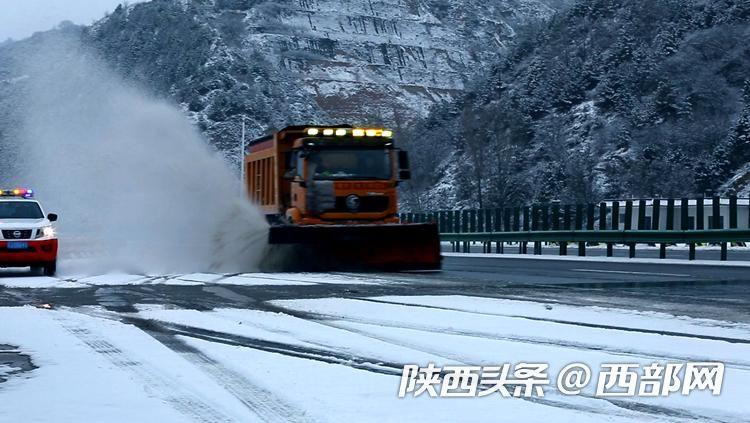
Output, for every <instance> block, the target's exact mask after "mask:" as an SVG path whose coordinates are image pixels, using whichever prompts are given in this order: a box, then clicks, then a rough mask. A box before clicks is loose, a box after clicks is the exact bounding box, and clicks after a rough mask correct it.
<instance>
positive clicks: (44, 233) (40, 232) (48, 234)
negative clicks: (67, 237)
mask: <svg viewBox="0 0 750 423" xmlns="http://www.w3.org/2000/svg"><path fill="white" fill-rule="evenodd" d="M54 236H55V229H54V228H53V227H52V226H44V227H42V228H39V229H37V231H36V237H37V239H38V238H53V237H54Z"/></svg>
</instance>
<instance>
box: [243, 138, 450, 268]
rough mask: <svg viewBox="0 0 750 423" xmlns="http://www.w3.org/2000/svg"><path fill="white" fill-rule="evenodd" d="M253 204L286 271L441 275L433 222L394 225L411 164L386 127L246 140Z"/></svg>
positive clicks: (248, 179) (397, 220)
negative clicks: (436, 272) (425, 272)
mask: <svg viewBox="0 0 750 423" xmlns="http://www.w3.org/2000/svg"><path fill="white" fill-rule="evenodd" d="M244 165H245V175H246V180H245V185H246V187H247V193H248V196H249V197H250V200H251V201H253V202H254V203H255V204H256V206H258V207H259V208H260V209H261V210H262V212H263V213H264V214H265V215H266V217H267V219H268V221H269V223H271V227H270V230H269V233H268V243H269V245H271V246H274V248H278V249H277V250H276V251H279V250H281V251H284V254H282V255H283V256H285V260H284V261H285V262H286V264H287V265H289V266H290V267H289V268H285V270H290V269H293V270H320V271H328V270H343V269H351V270H397V271H398V270H438V269H440V263H441V256H440V239H439V234H438V230H437V225H435V223H434V222H429V223H407V222H399V219H398V196H397V195H398V193H397V187H398V184H399V183H400V182H401V181H404V180H406V179H409V177H410V172H409V160H408V157H407V155H406V152H405V151H401V150H399V149H398V148H396V146H395V145H394V140H393V132H392V131H389V130H387V129H373V128H357V127H352V126H348V125H341V126H314V125H311V126H291V127H288V128H285V129H282V130H281V131H279V132H276V133H274V134H272V135H268V136H266V137H262V138H258V139H256V140H254V141H252V142H251V143H250V146H249V151H248V152H247V156H246V157H245V162H244Z"/></svg>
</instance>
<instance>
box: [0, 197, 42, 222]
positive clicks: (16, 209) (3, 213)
mask: <svg viewBox="0 0 750 423" xmlns="http://www.w3.org/2000/svg"><path fill="white" fill-rule="evenodd" d="M43 217H44V214H42V209H41V208H40V207H39V204H37V203H34V202H31V201H28V202H27V201H0V219H42V218H43Z"/></svg>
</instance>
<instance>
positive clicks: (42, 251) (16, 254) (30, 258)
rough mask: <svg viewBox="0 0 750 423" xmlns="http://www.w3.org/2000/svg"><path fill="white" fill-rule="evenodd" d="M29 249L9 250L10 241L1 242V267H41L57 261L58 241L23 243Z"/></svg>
mask: <svg viewBox="0 0 750 423" xmlns="http://www.w3.org/2000/svg"><path fill="white" fill-rule="evenodd" d="M23 242H26V243H28V248H25V249H22V250H9V249H8V241H0V267H26V266H40V265H42V264H44V263H49V262H52V261H55V260H57V240H56V239H46V240H42V241H23Z"/></svg>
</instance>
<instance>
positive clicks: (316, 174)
mask: <svg viewBox="0 0 750 423" xmlns="http://www.w3.org/2000/svg"><path fill="white" fill-rule="evenodd" d="M390 157H391V156H390V151H389V150H361V149H359V150H318V151H314V152H311V153H310V154H309V156H308V172H310V175H312V177H313V178H314V179H317V180H331V179H390V178H391V160H390Z"/></svg>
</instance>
